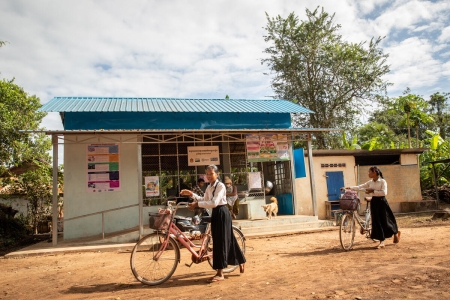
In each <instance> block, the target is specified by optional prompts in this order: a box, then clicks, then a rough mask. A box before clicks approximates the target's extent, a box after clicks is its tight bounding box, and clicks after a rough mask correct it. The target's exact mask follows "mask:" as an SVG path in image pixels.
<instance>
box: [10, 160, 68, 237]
mask: <svg viewBox="0 0 450 300" xmlns="http://www.w3.org/2000/svg"><path fill="white" fill-rule="evenodd" d="M34 165H35V168H31V169H29V170H28V171H26V172H25V173H23V174H21V175H20V176H17V178H16V177H8V178H7V179H5V183H6V184H8V185H9V187H10V192H12V193H14V194H20V195H24V197H25V198H26V199H27V200H28V203H29V205H28V213H29V217H30V219H31V220H30V221H31V225H32V227H33V230H34V232H35V233H37V226H38V223H39V222H40V221H45V220H46V218H47V216H49V215H50V214H51V203H52V199H53V193H52V187H53V176H52V167H51V166H50V164H49V163H47V162H39V161H34ZM58 183H59V184H58V187H59V188H61V185H62V169H61V170H59V171H58Z"/></svg>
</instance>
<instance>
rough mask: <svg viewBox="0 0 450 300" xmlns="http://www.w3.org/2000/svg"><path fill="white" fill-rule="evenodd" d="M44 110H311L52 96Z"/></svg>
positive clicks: (245, 102)
mask: <svg viewBox="0 0 450 300" xmlns="http://www.w3.org/2000/svg"><path fill="white" fill-rule="evenodd" d="M40 111H44V112H236V113H314V112H313V111H311V110H309V109H306V108H304V107H302V106H300V105H297V104H295V103H292V102H290V101H287V100H280V99H278V100H277V99H275V100H270V99H264V100H249V99H186V98H119V97H55V98H53V99H52V100H50V101H49V102H47V103H46V104H44V105H43V106H42V107H41V108H40Z"/></svg>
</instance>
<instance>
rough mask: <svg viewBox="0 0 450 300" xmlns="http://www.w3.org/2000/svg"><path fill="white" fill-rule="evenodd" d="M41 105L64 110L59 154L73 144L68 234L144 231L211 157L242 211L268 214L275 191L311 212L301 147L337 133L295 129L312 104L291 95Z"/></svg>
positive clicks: (68, 152)
mask: <svg viewBox="0 0 450 300" xmlns="http://www.w3.org/2000/svg"><path fill="white" fill-rule="evenodd" d="M41 110H42V111H45V112H59V113H60V115H61V120H62V122H63V125H64V130H63V131H46V132H47V134H49V135H52V141H53V157H54V161H57V157H58V147H57V145H58V144H59V143H64V238H65V239H74V238H80V237H87V236H94V235H98V234H104V233H105V232H106V233H111V232H117V231H121V230H125V229H129V228H134V227H137V226H138V227H139V228H140V231H141V232H142V228H143V226H145V225H146V224H148V212H149V211H152V210H154V209H155V207H157V206H158V205H160V204H163V201H164V200H165V199H167V198H168V197H176V196H177V195H179V192H180V189H181V188H182V187H183V186H186V185H189V184H193V183H195V182H196V180H197V178H199V177H202V176H204V174H205V166H207V165H209V164H216V165H218V166H219V169H220V171H221V174H222V176H228V177H230V178H231V179H232V180H233V182H234V184H235V185H237V186H238V188H239V191H240V192H241V193H240V195H241V197H244V198H245V200H246V201H245V202H244V204H243V205H242V206H243V207H242V212H243V213H242V215H241V214H240V217H241V218H264V217H265V213H264V211H263V210H262V209H261V205H264V204H266V203H268V202H269V199H268V198H270V197H271V196H276V197H277V198H278V200H279V206H280V211H279V213H280V214H281V215H283V214H285V215H296V214H302V213H303V211H304V209H303V208H301V207H298V206H297V203H298V201H296V200H295V199H294V197H293V195H295V194H296V193H295V190H296V186H295V184H294V179H295V178H296V177H297V175H296V174H295V169H299V168H300V169H301V168H303V169H304V160H303V157H302V156H301V157H300V159H298V160H297V162H296V161H295V160H294V159H293V158H294V150H293V148H292V145H293V142H294V141H306V142H307V143H308V145H309V147H308V148H309V149H311V140H312V136H313V134H314V133H316V132H321V131H329V129H314V128H292V126H291V114H307V113H312V112H311V111H309V110H307V109H305V108H303V107H301V106H299V105H296V104H294V103H292V102H289V101H286V100H242V99H240V100H235V99H225V100H223V99H173V98H101V97H56V98H54V99H52V100H51V101H49V102H48V103H47V104H45V105H44V106H43V107H42V108H41ZM301 150H303V149H301ZM302 153H303V152H302ZM311 162H312V157H311ZM296 163H298V164H299V165H295V164H296ZM310 175H311V176H310V181H311V182H313V181H314V178H313V176H312V174H310ZM303 176H305V175H303ZM267 181H270V182H271V183H272V184H273V186H274V187H273V189H270V190H269V189H266V187H267ZM314 192H315V191H314V189H311V193H310V201H311V198H312V201H314ZM53 209H54V215H55V214H56V212H57V211H56V210H55V208H53ZM54 218H55V216H54ZM54 220H55V219H54ZM53 243H54V244H55V243H56V232H55V231H54V232H53Z"/></svg>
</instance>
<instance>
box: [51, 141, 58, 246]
mask: <svg viewBox="0 0 450 300" xmlns="http://www.w3.org/2000/svg"><path fill="white" fill-rule="evenodd" d="M52 146H53V189H52V193H53V201H52V224H53V225H52V242H53V246H56V245H57V244H58V136H57V135H56V134H52Z"/></svg>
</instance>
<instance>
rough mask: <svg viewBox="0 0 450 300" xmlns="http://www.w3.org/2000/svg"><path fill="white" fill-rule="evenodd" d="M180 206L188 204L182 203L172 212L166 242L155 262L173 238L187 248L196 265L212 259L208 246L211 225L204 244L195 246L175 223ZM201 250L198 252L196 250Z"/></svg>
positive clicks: (156, 255)
mask: <svg viewBox="0 0 450 300" xmlns="http://www.w3.org/2000/svg"><path fill="white" fill-rule="evenodd" d="M180 205H187V202H180V203H178V204H177V206H176V208H175V209H174V210H173V212H172V218H171V220H170V224H169V228H168V229H166V230H165V231H166V237H165V238H164V241H163V242H162V244H161V247H160V249H159V250H158V252H157V253H156V254H155V257H154V258H153V259H154V260H158V259H159V257H160V256H161V254H162V252H163V251H164V250H165V249H166V247H167V245H168V243H169V238H170V237H171V236H172V237H174V238H175V239H176V240H177V241H178V242H180V243H181V244H182V245H183V246H185V247H186V249H187V250H188V251H189V252H190V253H191V254H192V261H194V262H195V263H199V262H202V261H205V260H206V259H208V258H212V253H207V249H206V247H207V245H208V242H209V240H210V238H211V233H210V232H211V223H208V226H207V228H206V231H205V234H204V236H203V238H202V239H201V241H202V243H201V245H200V246H199V245H196V244H194V243H193V242H192V241H191V240H190V239H189V238H188V237H187V236H186V235H185V234H184V233H183V232H182V231H181V230H180V229H179V228H178V227H177V226H176V225H175V223H174V222H173V219H174V216H175V212H176V211H177V209H178V207H179V206H180ZM197 249H199V251H198V252H197V251H196V250H197Z"/></svg>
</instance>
